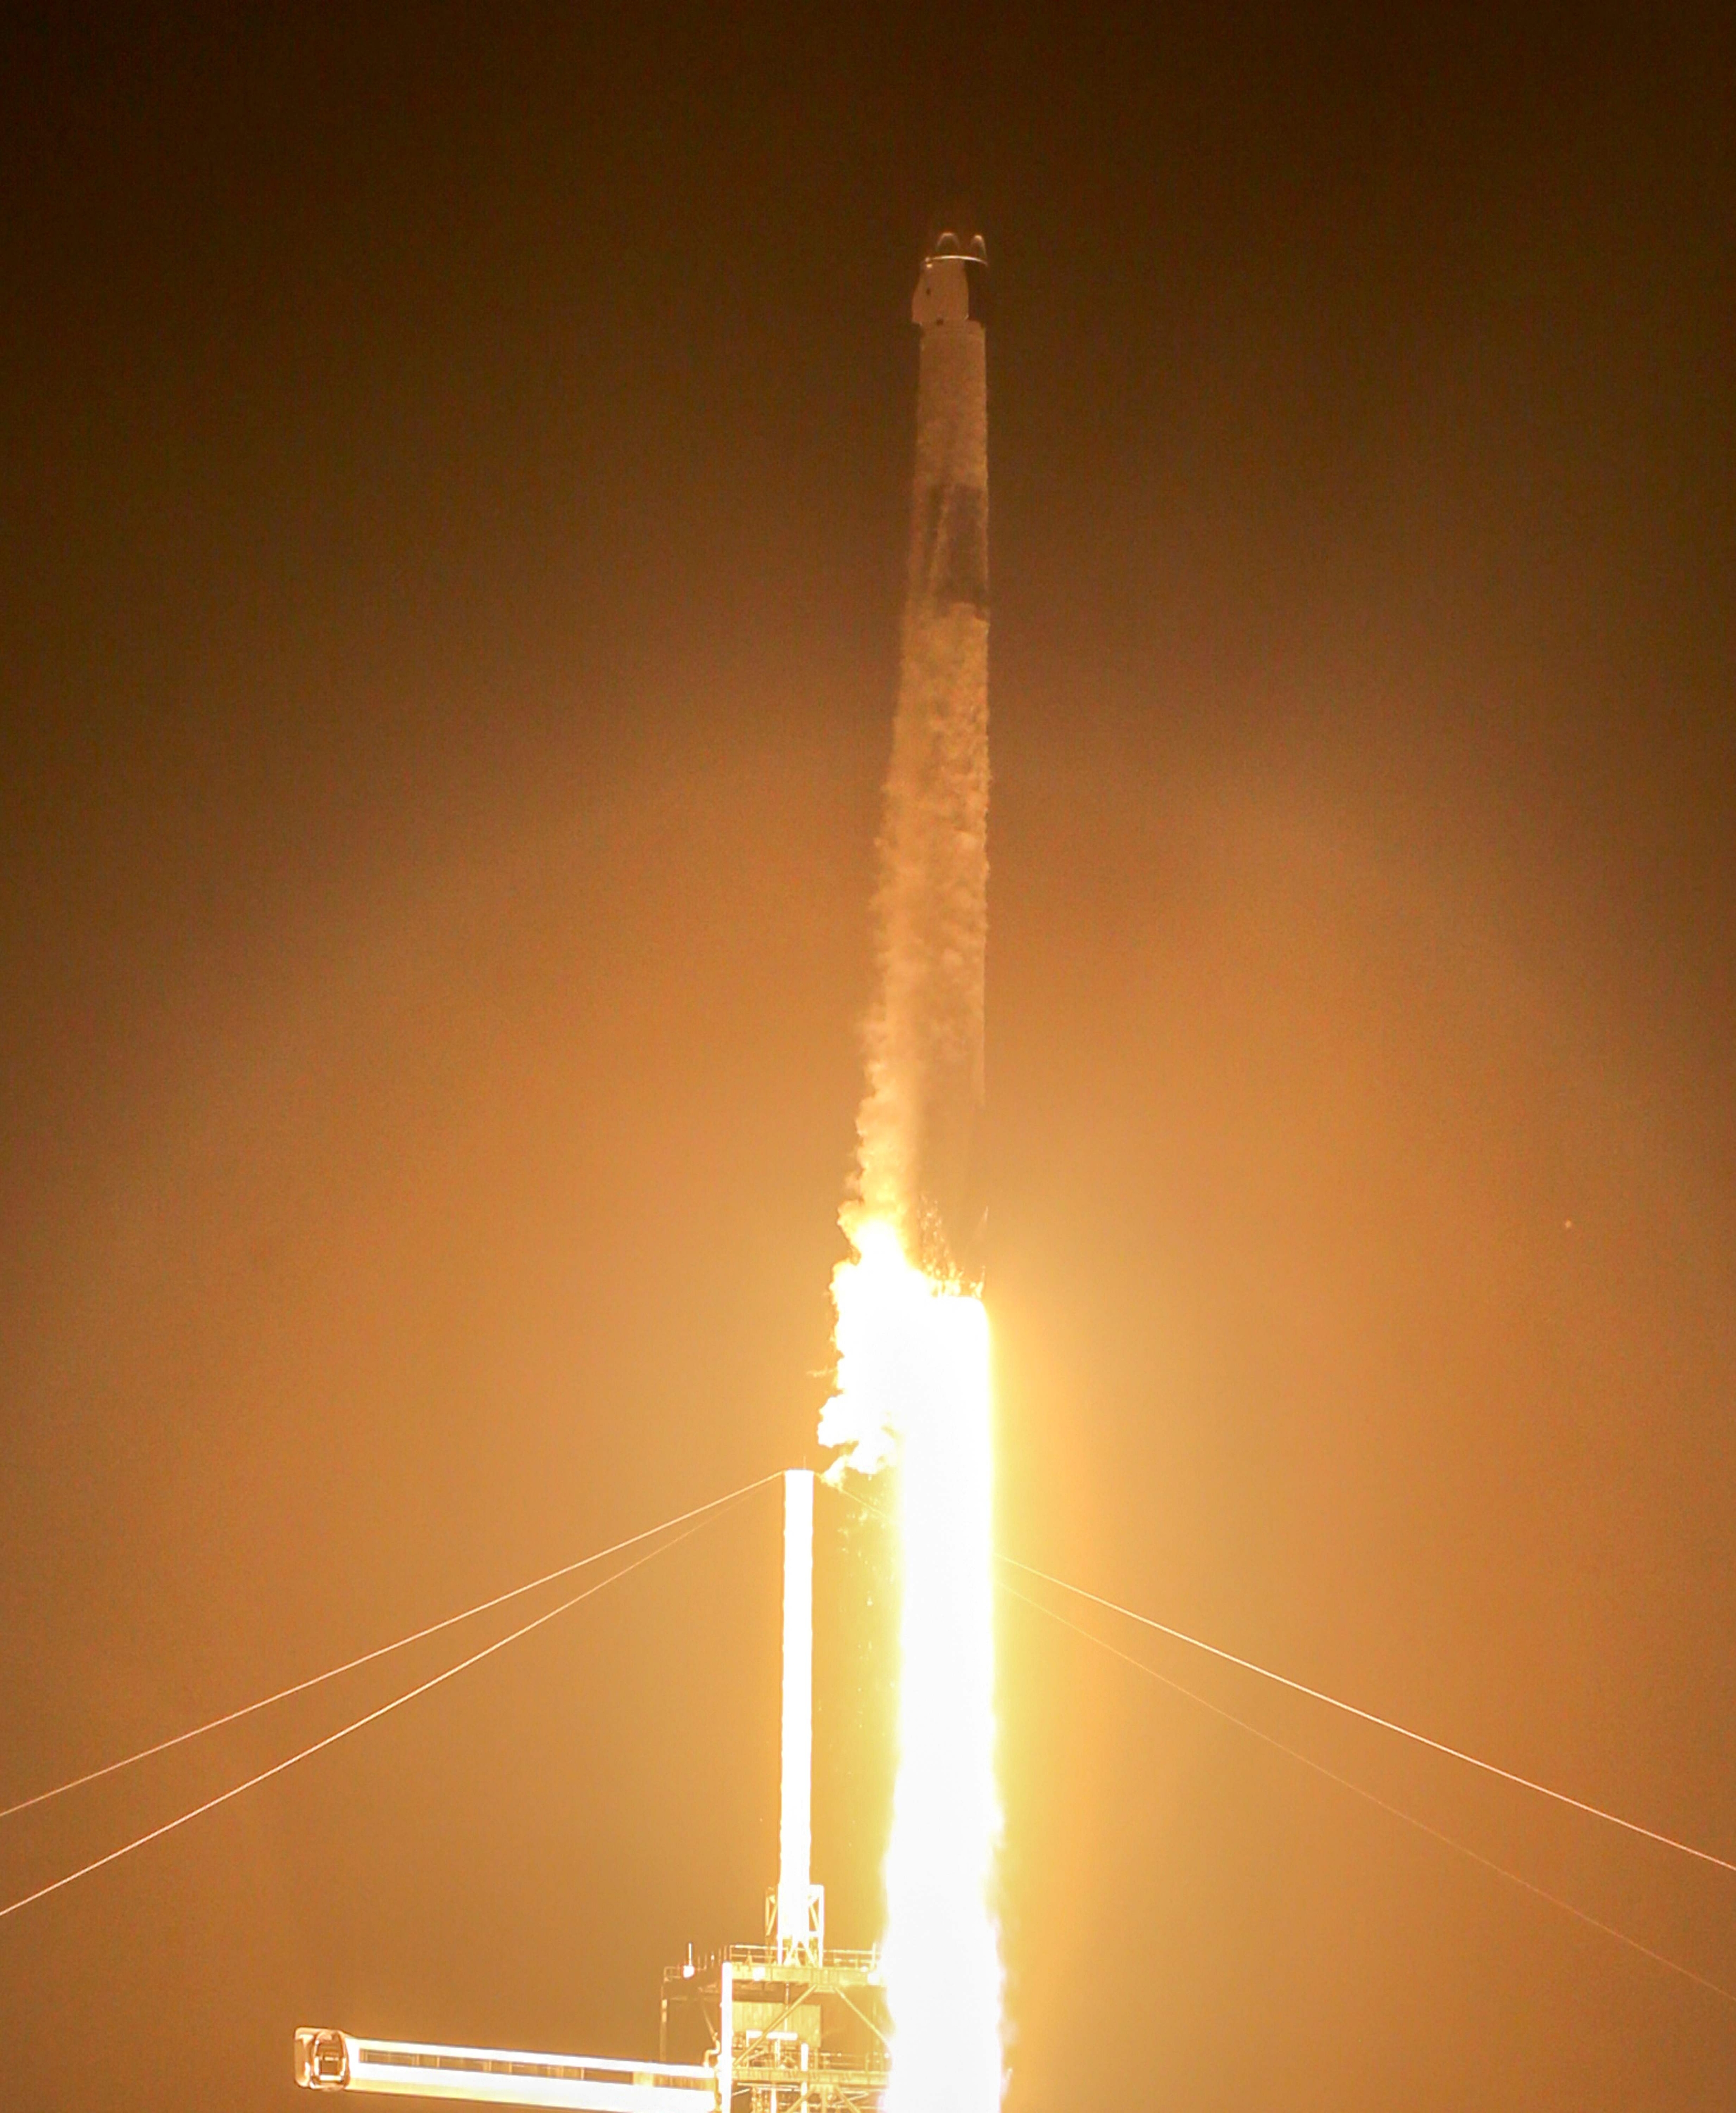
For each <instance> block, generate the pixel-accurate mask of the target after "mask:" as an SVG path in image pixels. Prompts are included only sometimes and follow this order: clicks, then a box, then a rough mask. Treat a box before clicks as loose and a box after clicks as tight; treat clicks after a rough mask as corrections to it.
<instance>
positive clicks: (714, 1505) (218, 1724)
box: [0, 1474, 778, 1819]
mask: <svg viewBox="0 0 1736 2113" xmlns="http://www.w3.org/2000/svg"><path fill="white" fill-rule="evenodd" d="M777 1480H778V1476H777V1475H775V1474H773V1475H762V1476H760V1478H759V1481H757V1482H746V1483H744V1484H743V1485H742V1486H741V1488H740V1489H739V1490H731V1492H730V1494H729V1495H727V1497H713V1499H712V1500H711V1502H710V1503H709V1504H695V1506H694V1508H693V1509H692V1510H691V1511H686V1512H681V1513H677V1516H676V1517H674V1518H672V1519H665V1520H664V1521H663V1524H662V1525H661V1526H648V1527H646V1528H645V1531H643V1532H642V1533H635V1534H629V1535H628V1536H627V1539H626V1540H617V1542H616V1543H615V1544H614V1545H613V1547H611V1548H599V1549H598V1550H597V1552H596V1553H595V1555H584V1556H581V1557H580V1559H579V1560H578V1561H577V1562H576V1563H563V1565H562V1567H561V1568H559V1569H558V1570H550V1571H547V1572H544V1575H543V1576H542V1577H533V1578H532V1579H531V1581H530V1583H529V1584H528V1585H515V1586H513V1589H512V1590H511V1591H510V1592H497V1593H496V1594H495V1595H494V1598H493V1599H492V1600H478V1601H477V1603H476V1605H475V1606H474V1607H467V1608H466V1609H464V1611H463V1613H462V1614H448V1615H447V1616H446V1618H445V1619H444V1621H439V1622H429V1624H428V1626H427V1627H426V1628H423V1629H416V1630H412V1632H411V1633H410V1634H409V1635H408V1636H400V1637H399V1639H398V1641H396V1642H395V1643H390V1644H380V1645H378V1646H377V1647H376V1649H375V1650H368V1651H363V1652H362V1655H361V1656H360V1657H359V1658H352V1659H345V1660H344V1663H343V1664H342V1665H335V1666H333V1667H332V1668H331V1669H330V1671H329V1672H327V1673H315V1674H313V1675H312V1677H311V1678H310V1679H308V1680H298V1681H296V1682H294V1683H293V1685H291V1686H288V1687H280V1688H279V1689H278V1691H277V1692H276V1694H275V1695H266V1696H265V1697H264V1698H263V1699H262V1700H260V1701H258V1702H249V1703H247V1704H245V1705H244V1706H243V1707H242V1708H241V1709H231V1710H229V1711H227V1712H226V1714H224V1715H223V1716H221V1717H213V1718H210V1719H209V1721H208V1722H207V1723H203V1724H195V1725H194V1727H193V1729H192V1730H191V1731H190V1732H176V1733H175V1736H173V1737H172V1738H169V1739H159V1740H158V1741H157V1744H156V1745H155V1746H141V1747H140V1748H139V1751H138V1752H137V1753H136V1754H128V1755H125V1758H124V1759H121V1760H118V1761H107V1762H105V1763H104V1764H103V1766H102V1767H101V1768H90V1769H88V1770H87V1771H86V1772H85V1773H84V1774H83V1775H81V1776H73V1777H72V1778H70V1779H69V1780H68V1781H67V1782H63V1783H57V1784H56V1785H55V1786H54V1787H53V1789H52V1790H39V1791H37V1792H36V1794H35V1796H34V1797H21V1798H20V1799H19V1800H18V1802H17V1803H16V1805H0V1819H11V1816H12V1814H14V1813H15V1812H28V1811H29V1810H30V1807H31V1806H32V1805H46V1804H48V1801H49V1800H50V1799H51V1798H57V1797H64V1796H66V1792H67V1791H69V1790H79V1789H81V1788H82V1787H83V1786H84V1784H86V1783H91V1782H98V1781H100V1780H101V1778H103V1777H104V1776H112V1775H115V1774H116V1773H119V1771H120V1770H121V1769H122V1768H131V1767H132V1766H133V1764H134V1763H135V1762H137V1761H148V1760H149V1759H150V1758H151V1756H152V1755H153V1754H166V1753H167V1752H168V1750H170V1748H171V1746H185V1745H186V1743H187V1741H189V1739H199V1738H203V1736H204V1735H205V1734H206V1732H217V1731H221V1729H222V1727H223V1726H224V1725H226V1724H235V1723H239V1722H240V1720H241V1718H244V1717H252V1716H253V1715H255V1714H257V1712H258V1711H260V1710H262V1709H270V1708H271V1705H272V1704H273V1703H274V1702H287V1701H288V1700H289V1697H290V1696H291V1695H305V1694H306V1693H307V1691H308V1689H309V1688H310V1687H320V1686H323V1685H324V1684H325V1682H326V1681H328V1680H335V1679H336V1678H337V1677H338V1676H339V1674H340V1673H353V1672H354V1671H355V1669H356V1668H357V1667H358V1665H371V1663H373V1661H374V1660H375V1659H376V1658H389V1657H390V1655H391V1654H392V1653H393V1652H394V1651H401V1650H408V1647H409V1646H410V1645H412V1644H419V1643H420V1642H421V1641H422V1639H423V1637H425V1636H438V1635H439V1634H440V1632H441V1630H442V1629H450V1628H454V1627H457V1625H458V1623H459V1622H467V1621H469V1620H470V1619H471V1618H472V1616H474V1615H476V1614H485V1613H488V1612H489V1610H490V1608H493V1607H503V1606H504V1605H505V1604H507V1602H508V1600H522V1598H523V1597H524V1595H525V1594H526V1592H534V1591H535V1590H536V1589H537V1587H538V1586H540V1585H553V1584H554V1582H555V1581H556V1580H557V1579H558V1578H562V1577H572V1574H573V1572H575V1571H578V1570H588V1569H589V1568H590V1566H591V1565H592V1564H593V1563H604V1562H606V1561H607V1560H608V1558H609V1557H610V1556H612V1555H619V1554H622V1552H623V1551H624V1550H626V1549H629V1548H636V1547H637V1546H638V1545H639V1544H640V1542H641V1541H643V1540H652V1539H654V1537H655V1536H657V1535H658V1534H660V1533H669V1532H672V1531H674V1529H675V1528H676V1527H678V1526H686V1523H687V1522H688V1521H689V1520H690V1519H699V1518H704V1517H705V1516H706V1514H707V1513H710V1512H714V1511H720V1510H721V1509H722V1508H723V1506H724V1505H726V1504H734V1503H735V1502H736V1499H738V1498H740V1497H746V1496H751V1495H753V1493H754V1490H763V1488H764V1487H765V1485H766V1484H767V1483H768V1482H775V1481H777ZM567 1604H568V1605H572V1604H574V1603H573V1602H572V1601H570V1600H569V1601H568V1602H567ZM557 1611H558V1610H557Z"/></svg>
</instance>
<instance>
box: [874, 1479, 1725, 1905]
mask: <svg viewBox="0 0 1736 2113" xmlns="http://www.w3.org/2000/svg"><path fill="white" fill-rule="evenodd" d="M857 1502H858V1503H860V1502H861V1499H859V1498H858V1499H857ZM996 1561H997V1562H999V1563H1005V1565H1006V1566H1007V1567H1008V1568H1009V1569H1013V1570H1021V1571H1023V1572H1024V1574H1025V1576H1026V1577H1036V1578H1040V1579H1041V1581H1042V1582H1043V1583H1044V1584H1045V1585H1053V1586H1055V1588H1056V1589H1057V1590H1059V1591H1062V1592H1070V1593H1072V1594H1073V1596H1074V1598H1075V1599H1079V1600H1090V1601H1091V1604H1092V1605H1093V1606H1096V1607H1102V1608H1104V1609H1106V1610H1107V1611H1108V1612H1109V1613H1112V1614H1120V1615H1122V1616H1123V1617H1124V1618H1125V1619H1127V1620H1128V1621H1130V1622H1138V1623H1139V1625H1140V1627H1141V1628H1146V1629H1155V1630H1156V1632H1157V1633H1158V1634H1159V1635H1160V1636H1170V1637H1173V1639H1174V1641H1176V1642H1177V1643H1179V1644H1186V1645H1188V1646H1189V1647H1190V1648H1191V1649H1192V1650H1201V1651H1205V1652H1207V1653H1208V1654H1210V1656H1211V1657H1213V1658H1215V1659H1222V1660H1223V1663H1225V1664H1226V1665H1236V1666H1240V1667H1241V1668H1242V1671H1243V1672H1244V1673H1258V1674H1259V1675H1260V1678H1261V1679H1262V1680H1269V1681H1273V1682H1276V1684H1277V1685H1278V1686H1280V1687H1287V1688H1288V1689H1290V1691H1292V1694H1296V1695H1307V1696H1308V1697H1309V1699H1310V1700H1311V1701H1315V1702H1324V1704H1325V1705H1326V1706H1327V1707H1328V1709H1341V1710H1342V1711H1343V1713H1344V1714H1345V1715H1346V1717H1360V1718H1361V1719H1362V1721H1363V1723H1365V1724H1376V1725H1378V1726H1379V1727H1380V1729H1381V1730H1382V1731H1383V1732H1397V1735H1398V1736H1399V1737H1400V1738H1401V1739H1409V1740H1410V1741H1413V1742H1414V1743H1415V1745H1417V1746H1427V1747H1428V1748H1429V1749H1430V1750H1432V1751H1433V1752H1435V1753H1437V1754H1445V1755H1447V1758H1448V1759H1451V1760H1455V1761H1463V1762H1464V1763H1465V1766H1466V1767H1467V1768H1481V1769H1482V1770H1483V1773H1484V1774H1485V1775H1491V1776H1499V1777H1500V1778H1501V1781H1502V1782H1510V1783H1516V1784H1517V1785H1518V1786H1519V1787H1520V1789H1521V1790H1529V1791H1535V1792H1536V1793H1537V1795H1538V1796H1539V1797H1547V1798H1552V1799H1553V1800H1555V1802H1556V1804H1557V1805H1570V1806H1571V1807H1572V1808H1573V1810H1574V1811H1575V1812H1583V1813H1585V1814H1588V1816H1589V1817H1590V1818H1592V1819H1602V1820H1604V1821H1606V1823H1608V1824H1609V1825H1610V1826H1611V1827H1620V1828H1624V1829H1625V1830H1626V1831H1627V1832H1628V1833H1629V1834H1640V1835H1643V1836H1644V1837H1645V1838H1646V1840H1647V1841H1656V1842H1659V1843H1661V1845H1662V1846H1664V1847H1665V1849H1674V1850H1676V1851H1679V1854H1681V1855H1684V1856H1693V1857H1694V1858H1696V1859H1697V1860H1698V1861H1699V1862H1700V1863H1702V1864H1715V1865H1716V1866H1717V1867H1718V1869H1720V1871H1729V1872H1733V1873H1736V1864H1733V1863H1731V1862H1729V1860H1727V1859H1725V1857H1722V1856H1715V1855H1713V1854H1712V1852H1711V1850H1710V1849H1697V1848H1695V1847H1694V1846H1693V1843H1692V1842H1691V1841H1677V1840H1676V1838H1675V1837H1674V1835H1673V1834H1661V1833H1659V1832H1658V1831H1657V1829H1656V1828H1654V1827H1642V1826H1641V1825H1640V1823H1639V1822H1638V1820H1637V1819H1623V1818H1622V1816H1621V1814H1620V1813H1618V1812H1606V1811H1605V1810H1604V1809H1603V1807H1602V1805H1588V1804H1587V1803H1586V1801H1585V1800H1584V1799H1583V1798H1579V1797H1570V1796H1568V1794H1567V1792H1566V1791H1561V1790H1551V1788H1550V1787H1549V1786H1548V1784H1547V1783H1540V1782H1533V1781H1532V1779H1531V1778H1530V1777H1529V1776H1522V1775H1516V1774H1515V1773H1514V1771H1513V1770H1512V1769H1511V1768H1500V1767H1498V1766H1497V1764H1495V1763H1494V1762H1493V1761H1483V1760H1479V1759H1478V1758H1477V1756H1476V1755H1474V1754H1467V1753H1465V1752H1464V1751H1463V1750H1461V1749H1460V1748H1459V1747H1457V1746H1448V1745H1447V1744H1446V1742H1445V1741H1443V1740H1440V1739H1431V1738H1430V1737H1429V1736H1428V1733H1427V1732H1413V1731H1411V1730H1410V1728H1409V1727H1407V1726H1406V1725H1403V1724H1395V1723H1393V1722H1392V1718H1390V1717H1378V1716H1377V1715H1376V1714H1374V1711H1373V1710H1372V1709H1358V1708H1357V1706H1356V1704H1355V1703H1354V1702H1341V1701H1340V1700H1338V1698H1337V1695H1328V1694H1325V1693H1324V1692H1323V1691H1321V1690H1320V1689H1319V1688H1318V1687H1310V1686H1308V1685H1307V1684H1306V1683H1305V1682H1303V1681H1300V1680H1291V1679H1288V1678H1287V1677H1286V1676H1285V1675H1284V1674H1283V1673H1274V1672H1272V1671H1271V1670H1270V1669H1269V1668H1268V1667H1265V1666H1263V1665H1255V1663H1254V1661H1253V1660H1252V1659H1246V1658H1237V1655H1236V1654H1235V1653H1234V1652H1233V1651H1227V1650H1219V1648H1218V1646H1217V1645H1215V1644H1208V1643H1202V1642H1201V1640H1200V1639H1199V1637H1197V1636H1187V1635H1185V1634H1184V1633H1183V1632H1182V1631H1181V1630H1180V1629H1172V1628H1171V1627H1169V1625H1168V1623H1167V1622H1155V1621H1153V1620H1152V1619H1151V1618H1150V1615H1149V1614H1137V1613H1134V1611H1133V1609H1132V1608H1131V1607H1123V1606H1121V1605H1119V1604H1117V1602H1116V1601H1114V1600H1105V1599H1104V1598H1103V1597H1102V1595H1100V1594H1099V1593H1096V1592H1087V1590H1085V1588H1084V1586H1082V1585H1069V1584H1068V1582H1067V1581H1066V1579H1065V1578H1064V1577H1050V1574H1049V1572H1047V1571H1046V1570H1039V1569H1037V1567H1036V1566H1035V1565H1034V1564H1033V1563H1021V1562H1019V1561H1018V1559H1017V1558H1016V1557H1014V1556H1011V1555H1001V1556H997V1557H996ZM1105 1648H1106V1647H1105Z"/></svg>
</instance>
